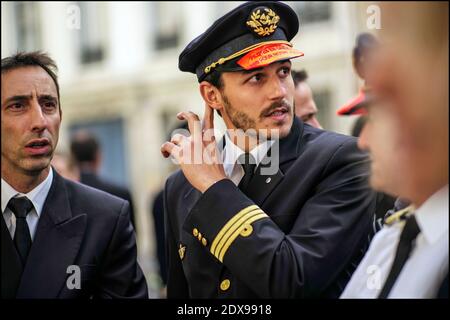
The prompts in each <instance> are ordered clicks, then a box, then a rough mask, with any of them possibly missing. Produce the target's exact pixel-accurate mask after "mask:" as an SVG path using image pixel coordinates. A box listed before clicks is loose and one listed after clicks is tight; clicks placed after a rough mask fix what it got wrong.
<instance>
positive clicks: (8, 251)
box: [0, 215, 22, 298]
mask: <svg viewBox="0 0 450 320" xmlns="http://www.w3.org/2000/svg"><path fill="white" fill-rule="evenodd" d="M0 220H1V222H0V223H1V239H2V244H1V249H2V252H1V267H2V272H1V280H2V298H14V297H15V296H16V290H17V284H18V283H19V281H20V277H21V275H22V263H21V262H20V258H19V255H18V254H17V251H16V247H15V246H14V242H13V241H12V239H11V235H10V233H9V230H8V227H7V226H6V223H5V219H4V218H3V215H2V218H1V219H0Z"/></svg>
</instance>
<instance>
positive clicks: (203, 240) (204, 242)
mask: <svg viewBox="0 0 450 320" xmlns="http://www.w3.org/2000/svg"><path fill="white" fill-rule="evenodd" d="M207 244H208V240H206V238H203V239H202V245H203V246H204V247H206V245H207Z"/></svg>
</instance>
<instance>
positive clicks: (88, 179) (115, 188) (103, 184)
mask: <svg viewBox="0 0 450 320" xmlns="http://www.w3.org/2000/svg"><path fill="white" fill-rule="evenodd" d="M80 182H81V183H83V184H86V185H88V186H90V187H93V188H96V189H99V190H102V191H105V192H108V193H110V194H112V195H114V196H116V197H119V198H122V199H124V200H127V201H128V202H129V204H130V219H131V223H132V224H133V226H134V227H136V224H135V221H136V219H135V216H134V206H133V200H132V199H131V193H130V191H129V190H128V189H127V188H125V187H122V186H119V185H116V184H114V183H112V182H109V181H106V180H105V179H102V178H101V177H99V176H98V175H97V174H95V173H93V172H86V171H82V172H81V174H80Z"/></svg>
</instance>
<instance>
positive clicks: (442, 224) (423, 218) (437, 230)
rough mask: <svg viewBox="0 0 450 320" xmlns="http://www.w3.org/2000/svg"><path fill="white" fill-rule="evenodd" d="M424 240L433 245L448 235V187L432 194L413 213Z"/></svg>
mask: <svg viewBox="0 0 450 320" xmlns="http://www.w3.org/2000/svg"><path fill="white" fill-rule="evenodd" d="M415 217H416V220H417V223H418V225H419V227H420V230H421V232H422V233H423V235H424V237H425V239H426V240H427V241H428V242H429V243H434V242H436V241H437V240H439V238H440V237H441V236H442V235H443V234H444V233H445V232H447V233H448V185H446V186H445V187H443V188H442V189H440V190H439V191H438V192H436V193H435V194H433V195H432V196H431V197H430V198H429V199H428V200H427V201H425V203H424V204H422V205H421V206H420V207H419V208H418V209H417V210H416V213H415Z"/></svg>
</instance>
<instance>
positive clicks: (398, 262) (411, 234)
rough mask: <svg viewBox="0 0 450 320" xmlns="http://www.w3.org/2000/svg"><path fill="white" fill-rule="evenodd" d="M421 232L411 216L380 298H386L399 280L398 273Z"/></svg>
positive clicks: (404, 229)
mask: <svg viewBox="0 0 450 320" xmlns="http://www.w3.org/2000/svg"><path fill="white" fill-rule="evenodd" d="M419 232H420V228H419V226H418V225H417V221H416V218H415V217H414V215H412V216H410V217H409V218H408V220H407V221H406V224H405V227H404V228H403V231H402V233H401V235H400V241H399V243H398V246H397V252H396V254H395V258H394V263H393V264H392V268H391V271H390V272H389V275H388V277H387V280H386V282H385V284H384V287H383V289H382V290H381V293H380V295H379V296H378V299H385V298H387V297H388V295H389V292H390V291H391V289H392V287H393V286H394V284H395V281H396V280H397V277H398V275H399V274H400V272H401V271H402V268H403V266H404V265H405V263H406V261H407V260H408V258H409V254H410V253H411V250H412V248H413V246H414V243H413V241H414V240H415V239H416V237H417V235H418V234H419Z"/></svg>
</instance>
